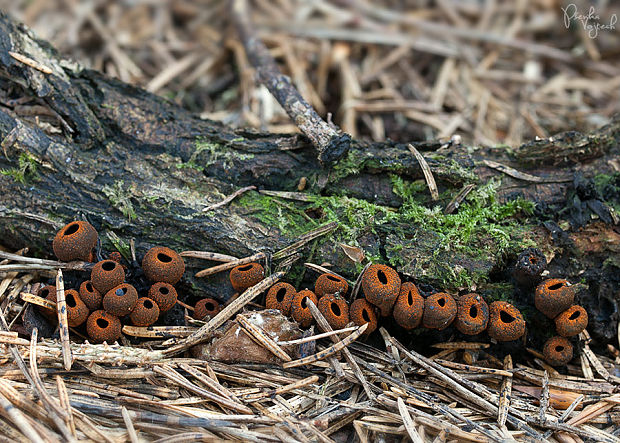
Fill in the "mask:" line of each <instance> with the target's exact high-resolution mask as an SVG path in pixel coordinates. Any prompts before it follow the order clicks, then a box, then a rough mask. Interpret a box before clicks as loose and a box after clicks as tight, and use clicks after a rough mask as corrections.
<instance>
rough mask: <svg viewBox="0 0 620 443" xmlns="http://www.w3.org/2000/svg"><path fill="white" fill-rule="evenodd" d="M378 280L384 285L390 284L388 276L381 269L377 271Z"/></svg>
mask: <svg viewBox="0 0 620 443" xmlns="http://www.w3.org/2000/svg"><path fill="white" fill-rule="evenodd" d="M377 278H378V279H379V282H380V283H381V284H382V285H386V284H387V282H388V279H387V275H385V272H383V271H382V270H380V269H379V270H378V271H377Z"/></svg>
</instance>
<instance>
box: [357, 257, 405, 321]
mask: <svg viewBox="0 0 620 443" xmlns="http://www.w3.org/2000/svg"><path fill="white" fill-rule="evenodd" d="M362 290H363V291H364V295H365V296H366V300H368V302H370V303H372V304H373V305H375V306H376V307H378V308H379V309H380V310H381V315H382V316H383V317H387V316H388V315H390V314H391V313H392V307H393V306H394V303H396V299H397V298H398V295H399V294H400V277H399V276H398V273H397V272H396V271H395V270H394V269H392V268H390V267H389V266H385V265H380V264H374V265H370V266H369V267H368V269H366V271H365V272H364V275H363V277H362Z"/></svg>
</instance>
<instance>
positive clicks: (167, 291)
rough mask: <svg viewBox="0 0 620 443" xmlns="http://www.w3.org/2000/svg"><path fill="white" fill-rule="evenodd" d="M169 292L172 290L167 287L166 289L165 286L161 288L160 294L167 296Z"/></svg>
mask: <svg viewBox="0 0 620 443" xmlns="http://www.w3.org/2000/svg"><path fill="white" fill-rule="evenodd" d="M169 292H170V289H168V288H167V287H165V286H161V287H160V288H159V293H160V294H164V295H166V294H168V293H169Z"/></svg>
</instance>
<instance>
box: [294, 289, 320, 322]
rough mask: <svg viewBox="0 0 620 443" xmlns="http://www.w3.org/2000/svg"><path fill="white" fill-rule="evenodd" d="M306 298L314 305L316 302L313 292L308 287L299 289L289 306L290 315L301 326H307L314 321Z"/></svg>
mask: <svg viewBox="0 0 620 443" xmlns="http://www.w3.org/2000/svg"><path fill="white" fill-rule="evenodd" d="M308 299H310V300H312V302H313V303H314V304H315V305H316V304H317V303H318V300H317V298H316V295H315V294H314V292H312V291H310V290H308V289H304V290H303V291H299V292H298V293H297V295H295V297H293V304H292V306H291V316H292V317H293V320H295V321H296V322H297V323H299V326H301V327H302V328H307V327H308V326H310V325H311V324H312V322H313V321H314V317H313V316H312V313H311V312H310V308H309V307H308V304H307V300H308Z"/></svg>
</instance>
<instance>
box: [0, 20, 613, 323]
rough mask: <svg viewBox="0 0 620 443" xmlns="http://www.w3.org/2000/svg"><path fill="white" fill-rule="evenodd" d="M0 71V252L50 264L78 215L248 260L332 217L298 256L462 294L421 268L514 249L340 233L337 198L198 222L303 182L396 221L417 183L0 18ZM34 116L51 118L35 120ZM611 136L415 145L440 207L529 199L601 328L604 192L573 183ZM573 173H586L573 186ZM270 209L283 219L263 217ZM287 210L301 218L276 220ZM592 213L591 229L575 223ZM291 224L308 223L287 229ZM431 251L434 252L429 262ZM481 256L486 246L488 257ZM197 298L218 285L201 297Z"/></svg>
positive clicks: (394, 169) (378, 151) (407, 164)
mask: <svg viewBox="0 0 620 443" xmlns="http://www.w3.org/2000/svg"><path fill="white" fill-rule="evenodd" d="M10 52H13V53H17V54H21V55H25V56H27V57H28V58H30V59H32V60H36V62H37V63H39V64H40V65H42V66H43V67H44V68H41V67H40V66H35V67H32V66H30V65H29V64H25V63H24V62H23V61H18V60H17V59H16V58H15V57H14V56H12V55H11V54H10ZM43 71H46V72H47V73H46V72H43ZM0 74H1V77H0V101H1V103H0V140H2V142H1V145H0V146H1V148H2V153H1V155H0V169H2V170H3V171H4V173H3V175H0V191H1V192H0V236H1V237H0V238H1V240H0V242H1V243H2V244H3V245H4V246H6V247H9V248H19V247H24V246H29V247H30V248H31V250H33V251H35V252H36V253H37V254H41V255H44V256H49V255H50V252H51V247H50V246H51V239H52V237H53V234H54V233H55V231H56V230H57V229H58V228H59V227H60V226H62V225H63V224H64V223H66V222H68V221H70V220H72V219H76V218H86V219H88V220H89V221H90V222H91V223H93V224H94V225H95V226H96V227H97V228H98V229H99V231H100V234H103V235H101V237H102V240H103V246H104V247H105V248H107V249H108V250H110V249H113V248H114V247H117V246H118V244H116V245H114V244H113V243H114V241H111V240H110V238H111V237H110V236H108V235H106V234H108V233H114V234H116V235H117V236H118V237H119V238H120V239H122V240H125V241H127V240H128V239H130V238H133V239H135V243H136V249H137V251H138V255H141V254H142V253H144V252H145V251H146V249H147V248H148V247H150V246H152V245H154V244H165V245H166V246H169V247H171V248H173V249H176V250H204V251H216V252H221V253H226V254H231V255H236V256H246V255H250V254H251V253H254V252H256V251H266V252H273V251H275V250H278V249H279V248H282V247H284V246H286V245H288V244H290V243H292V242H293V241H295V240H296V239H297V238H298V235H299V234H300V230H301V229H302V227H304V226H305V227H313V226H314V227H316V226H319V225H320V224H321V223H323V222H326V221H331V219H328V215H329V214H331V216H332V217H334V214H335V217H336V218H337V219H338V221H339V222H340V224H341V228H340V229H341V230H343V231H346V232H348V236H347V237H345V236H340V237H338V236H335V237H332V238H328V239H324V241H322V242H319V243H317V244H315V245H314V246H312V247H309V248H308V251H309V253H310V254H312V259H313V261H314V262H317V263H321V262H323V261H329V262H331V263H334V264H336V265H338V266H339V268H340V269H341V270H343V272H344V273H345V274H347V275H348V276H349V277H354V271H355V269H356V267H355V266H354V263H353V262H352V261H351V260H349V259H348V257H347V255H346V254H345V253H344V252H343V250H342V249H341V248H340V247H338V246H337V241H338V239H343V238H346V239H347V241H349V242H355V241H357V243H358V244H359V245H360V246H361V247H363V248H364V249H366V250H367V252H371V253H372V254H374V255H376V256H381V257H382V258H383V259H388V260H390V261H392V262H395V263H396V265H397V266H398V268H399V270H400V271H401V272H403V273H405V274H409V275H411V276H412V277H414V278H417V279H419V280H421V281H428V282H430V283H435V284H444V285H447V286H449V287H450V289H469V288H464V287H463V281H462V280H458V279H451V278H450V277H449V276H448V277H446V275H447V274H444V275H442V276H437V275H434V274H433V270H434V269H436V268H433V267H432V266H431V264H430V260H435V261H436V262H439V263H440V264H439V265H437V266H439V267H440V268H441V269H443V270H445V269H448V270H450V271H451V272H452V271H454V270H455V269H457V270H464V271H465V272H468V273H469V275H471V276H474V277H475V278H474V279H473V280H467V283H468V286H472V284H473V285H480V283H482V282H483V281H484V280H487V281H490V282H491V283H492V282H493V281H494V279H495V277H494V276H496V274H497V273H498V272H501V271H502V269H503V267H504V266H503V265H504V263H506V258H507V255H508V256H510V254H514V252H516V251H515V250H505V249H502V248H500V247H499V246H498V247H497V248H495V246H494V242H496V238H495V237H493V236H491V235H489V236H488V237H484V238H478V239H476V244H477V245H485V247H486V248H488V249H485V250H486V251H489V253H488V254H487V255H486V256H480V255H479V254H478V255H476V256H472V255H471V251H470V252H469V253H468V252H462V251H461V252H454V251H450V250H449V247H448V248H446V247H445V246H446V245H439V243H438V242H439V240H437V236H436V235H435V233H433V232H427V231H425V230H422V231H421V232H420V230H419V229H418V227H416V226H415V225H411V224H404V223H402V219H401V220H400V221H391V219H390V218H389V217H387V218H386V219H385V221H384V222H382V224H381V225H380V226H379V227H376V226H374V227H373V226H369V228H368V230H365V229H363V227H357V228H356V229H355V230H350V229H349V230H347V226H346V223H350V222H351V217H350V214H349V216H348V217H347V214H345V213H343V211H344V212H346V209H347V205H349V204H350V200H348V199H345V198H344V197H343V200H342V204H341V205H339V204H338V203H336V204H335V205H334V207H333V208H332V209H333V211H332V212H329V214H328V213H326V212H325V211H324V210H323V209H324V208H322V207H321V204H319V205H318V207H314V208H308V205H309V204H308V203H307V202H305V203H304V202H302V203H299V202H296V201H294V200H292V201H290V200H283V199H278V198H275V197H269V196H266V195H264V194H258V193H257V192H255V191H252V192H250V193H248V194H246V195H245V196H244V197H241V200H236V201H235V202H233V203H232V204H229V205H227V206H224V207H220V208H217V209H214V210H212V211H209V212H202V209H203V208H205V207H207V206H209V205H212V204H214V203H217V202H219V201H221V200H222V199H223V198H224V197H225V196H226V195H229V194H231V193H232V192H234V191H235V190H237V189H239V188H240V187H244V186H249V185H254V186H256V187H257V188H258V189H259V190H276V191H297V187H298V184H299V182H300V180H301V179H302V177H305V178H306V179H307V186H306V189H305V190H304V193H305V194H306V196H310V197H311V198H315V197H316V198H320V196H322V197H325V196H342V195H347V196H348V197H353V198H355V199H357V200H355V202H356V204H357V205H358V206H359V205H360V204H361V203H362V202H366V203H368V204H369V205H371V207H370V209H369V211H372V210H374V209H373V208H374V207H375V206H376V205H383V206H386V207H388V209H387V211H388V212H387V213H388V214H389V213H390V211H393V213H395V214H400V213H402V211H404V210H405V209H404V208H403V207H402V202H403V201H402V195H399V194H398V193H395V192H394V186H393V184H394V177H395V176H396V177H401V178H403V179H405V180H407V181H413V180H418V179H421V178H422V177H423V174H422V170H421V169H420V166H419V164H418V163H417V161H416V159H415V157H414V156H413V155H411V153H410V152H409V151H408V150H407V148H406V146H404V145H401V144H395V143H392V142H385V143H367V142H362V141H357V140H353V141H351V145H350V151H349V153H348V155H347V156H346V157H345V158H344V159H342V160H340V161H339V162H337V163H335V164H334V165H331V166H330V167H329V168H327V167H325V166H323V165H321V164H320V163H319V161H318V160H317V158H316V151H315V150H314V149H313V148H312V147H311V146H310V144H309V141H308V140H307V139H306V138H305V137H304V136H302V135H296V134H294V135H274V134H264V133H258V132H255V131H250V130H233V129H230V128H228V127H225V126H223V125H221V124H219V123H216V122H213V121H208V120H201V119H199V118H198V117H197V116H195V115H192V114H191V113H189V112H187V111H186V110H184V109H182V108H180V107H179V106H177V105H175V104H173V103H170V102H168V101H166V100H164V99H162V98H161V97H157V96H154V95H152V94H149V93H147V92H146V91H144V90H141V89H139V88H135V87H132V86H129V85H127V84H123V83H121V82H119V81H117V80H114V79H110V78H107V77H105V76H103V75H101V74H100V73H98V72H94V71H91V70H86V69H82V68H81V67H80V66H79V65H78V64H76V63H73V62H69V61H67V60H63V59H62V58H61V57H60V56H59V55H58V54H57V53H56V52H55V50H54V49H53V48H52V47H51V46H50V45H49V44H48V43H46V42H43V41H40V40H38V39H36V38H35V37H34V36H33V35H32V33H31V32H30V31H29V30H27V29H26V28H24V27H23V26H21V25H17V24H15V23H14V22H12V21H11V20H10V19H9V18H8V17H7V16H5V15H4V14H2V15H0ZM24 104H26V105H32V106H31V107H30V108H29V110H30V111H29V112H25V111H24V106H23V105H24ZM35 105H36V106H35ZM32 110H36V113H38V114H40V115H41V116H44V117H47V118H48V119H50V118H51V121H52V123H54V124H53V125H50V124H49V123H45V122H43V121H41V120H40V119H37V118H36V117H37V116H36V115H32V113H33V112H32ZM26 114H27V115H26ZM50 116H51V117H50ZM52 126H53V127H52ZM55 128H59V129H60V130H58V129H55ZM619 139H620V121H619V120H615V121H614V122H612V123H611V124H610V125H608V126H606V127H604V128H601V129H600V130H599V131H596V132H594V133H592V134H579V133H566V134H563V135H561V136H558V137H555V138H553V139H549V140H537V141H533V142H531V143H529V144H525V145H523V146H521V147H518V148H514V149H513V150H512V151H510V150H507V149H504V148H502V149H477V150H474V149H469V148H466V147H464V146H461V145H459V144H455V143H451V142H443V141H431V142H424V143H414V144H415V145H416V147H417V148H418V150H420V151H422V152H425V153H426V155H425V157H426V159H427V161H428V164H429V166H430V168H431V170H432V172H433V174H434V176H435V178H436V180H437V182H438V184H439V186H440V190H442V191H444V194H443V195H444V197H443V199H442V200H440V202H439V203H440V205H441V206H442V207H445V206H447V205H448V203H449V201H450V200H451V198H452V197H453V196H455V195H456V194H457V193H458V192H459V191H460V190H461V189H462V188H463V187H464V186H466V185H468V184H473V185H475V186H476V187H478V186H481V185H483V184H484V183H486V182H488V181H489V180H490V179H493V178H498V179H501V180H502V181H501V187H500V188H499V191H498V192H499V193H498V196H499V198H500V199H509V198H512V197H513V196H514V195H515V194H519V195H521V196H525V197H526V198H529V199H532V200H534V201H535V202H536V203H537V208H538V210H537V212H536V214H535V217H531V218H527V219H526V218H523V219H522V220H523V223H524V224H525V225H526V226H525V228H527V229H526V230H528V231H530V232H531V233H532V234H531V235H529V238H530V240H531V239H534V240H535V241H536V242H539V243H540V246H541V247H542V248H543V250H545V251H546V252H547V254H548V256H552V255H556V256H557V257H558V258H556V260H555V262H557V263H560V264H561V265H562V266H564V267H565V269H564V271H563V272H564V274H565V275H567V276H568V277H571V276H572V277H577V276H578V275H580V274H581V273H583V272H582V271H583V269H585V268H586V267H587V268H588V269H590V268H593V269H595V271H596V272H594V273H593V274H592V275H593V276H592V280H593V282H596V281H599V282H600V286H601V287H600V288H598V289H596V288H595V289H593V285H592V284H590V291H591V293H592V294H593V296H594V297H595V298H596V297H599V299H600V300H599V301H598V302H597V303H598V304H599V305H600V304H601V303H607V305H605V306H607V307H608V309H607V311H608V312H607V311H606V312H605V313H604V317H605V318H603V319H602V320H605V319H612V320H615V317H614V316H615V315H616V312H617V300H616V299H615V297H618V295H617V294H615V292H617V290H618V281H617V280H616V281H612V280H610V277H609V275H610V272H612V271H613V269H616V270H617V269H618V266H619V263H618V256H617V254H618V247H619V246H618V245H619V243H620V241H619V240H618V228H617V219H616V220H614V218H613V216H614V214H613V212H610V211H609V209H608V206H607V204H606V203H605V202H604V201H603V200H605V198H604V197H601V196H600V195H597V194H596V192H594V193H592V192H590V193H589V194H588V191H587V189H586V191H583V192H582V190H580V186H581V187H583V186H585V187H586V188H587V187H588V186H589V184H590V182H589V181H588V179H589V178H591V177H593V176H595V175H596V174H603V173H607V174H611V173H613V172H614V170H618V168H619V165H618V162H617V155H618V151H619V148H618V140H619ZM482 160H487V161H488V160H491V161H496V162H500V163H502V164H504V165H512V166H513V167H515V168H518V169H519V170H521V171H525V168H527V171H526V172H527V173H528V174H530V175H533V176H538V177H544V179H543V180H536V179H532V178H531V177H527V176H523V175H521V176H520V177H519V176H518V177H513V176H511V175H510V173H511V172H510V171H508V173H509V174H506V173H505V172H501V171H500V170H498V169H497V168H495V167H489V166H488V165H489V163H487V164H485V163H484V162H483V161H482ZM614 162H615V163H614ZM491 165H492V163H491ZM614 168H615V169H614ZM576 173H579V174H580V175H581V176H583V177H584V178H583V179H581V178H580V179H578V180H574V177H575V174H576ZM517 175H518V174H517ZM523 178H525V180H524V179H523ZM584 182H585V183H586V185H583V183H584ZM613 198H616V199H617V198H618V197H617V196H615V197H614V196H612V197H610V199H613ZM416 199H417V201H419V203H420V205H421V206H424V205H427V206H428V207H431V206H432V205H431V204H430V201H428V199H426V194H425V193H424V192H420V193H418V194H416ZM319 201H320V200H319ZM331 201H332V204H333V202H334V201H336V202H337V201H338V200H337V199H336V200H331ZM616 201H617V200H616ZM373 205H375V206H373ZM310 206H311V205H310ZM339 206H340V207H339ZM567 208H569V209H568V211H569V212H570V214H568V215H570V217H568V216H566V217H564V219H570V220H573V218H574V216H575V214H577V215H578V216H579V217H581V219H580V220H577V221H576V222H575V223H574V229H570V228H567V227H566V226H562V227H563V228H565V229H562V227H560V226H558V223H556V222H558V221H559V218H558V216H557V214H556V212H557V211H558V210H565V211H566V210H567ZM571 208H572V209H571ZM575 208H577V209H575ZM339 210H340V212H339ZM269 211H272V212H274V214H276V215H277V214H279V213H284V215H280V216H276V215H273V214H272V216H270V215H269V213H268V212H269ZM288 211H291V212H293V213H294V214H296V217H298V218H293V219H290V220H289V219H287V215H286V214H287V212H288ZM457 211H458V210H457ZM565 215H566V214H565ZM571 217H572V218H571ZM590 218H598V219H600V220H602V221H599V222H597V223H598V225H596V224H595V225H587V223H586V222H587V221H590ZM297 219H299V220H303V221H304V223H306V222H307V226H306V225H304V226H295V220H297ZM287 220H288V222H287ZM291 220H292V221H291ZM560 225H561V223H560ZM584 226H585V227H584ZM593 226H594V227H593ZM545 227H546V228H545ZM375 228H376V229H375ZM587 229H591V230H592V229H594V230H595V231H596V232H595V234H594V236H595V237H596V236H598V237H596V238H599V237H601V236H605V238H601V239H600V241H599V242H598V243H596V245H598V246H596V245H595V246H593V244H594V243H593V242H594V240H592V241H590V240H588V239H590V238H593V237H592V235H590V234H587V235H588V236H589V237H588V239H586V238H584V237H583V236H584V235H586V234H583V232H584V230H587ZM351 232H353V237H352V236H351V235H352V234H351ZM580 242H581V243H580ZM515 244H516V245H517V246H518V242H516V243H515ZM440 246H441V248H440V249H442V250H444V251H443V252H441V253H440V254H434V252H436V251H437V249H438V248H439V247H440ZM448 246H449V245H448ZM513 246H514V245H513ZM493 251H499V252H498V254H495V255H494V254H492V252H493ZM584 251H585V252H587V254H583V252H584ZM468 254H469V255H468ZM395 256H398V257H395ZM614 257H615V258H614ZM396 258H397V260H396ZM559 258H563V261H562V260H560V259H559ZM612 259H613V260H612ZM610 260H612V261H610ZM614 260H615V261H614ZM190 265H192V266H201V265H203V264H201V263H195V262H192V263H190ZM558 266H559V265H558ZM609 267H611V269H610V268H609ZM614 267H615V268H614ZM358 269H359V266H358ZM437 269H439V268H437ZM459 272H460V271H459ZM597 272H598V273H597ZM452 273H453V274H454V272H452ZM457 274H458V272H457ZM603 277H604V278H603ZM604 285H607V286H605V287H604V288H603V286H604ZM208 290H212V291H215V289H213V287H211V289H208ZM592 291H593V292H592ZM597 291H598V292H597ZM601 294H602V295H601ZM219 295H220V296H225V295H222V294H221V293H219ZM601 297H602V299H601ZM601 300H603V301H601ZM610 306H611V307H610Z"/></svg>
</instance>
